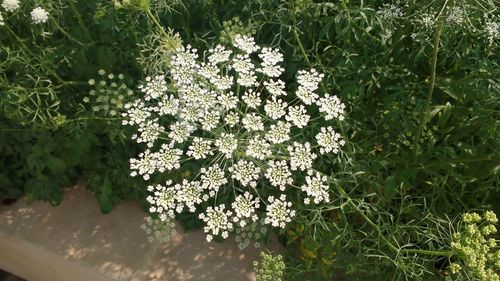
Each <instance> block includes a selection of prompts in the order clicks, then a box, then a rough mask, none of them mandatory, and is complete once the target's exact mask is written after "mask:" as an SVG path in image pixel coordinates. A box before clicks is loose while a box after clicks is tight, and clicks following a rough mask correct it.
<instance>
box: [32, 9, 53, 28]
mask: <svg viewBox="0 0 500 281" xmlns="http://www.w3.org/2000/svg"><path fill="white" fill-rule="evenodd" d="M30 14H31V19H32V20H33V23H35V24H40V23H46V22H47V20H48V19H49V13H48V12H47V11H45V9H43V8H41V7H37V8H34V9H33V11H31V13H30Z"/></svg>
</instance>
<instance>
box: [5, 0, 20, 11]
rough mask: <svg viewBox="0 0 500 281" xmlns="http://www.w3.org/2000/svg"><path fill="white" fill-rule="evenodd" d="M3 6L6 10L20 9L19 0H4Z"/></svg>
mask: <svg viewBox="0 0 500 281" xmlns="http://www.w3.org/2000/svg"><path fill="white" fill-rule="evenodd" d="M2 8H4V9H5V11H6V12H14V11H15V10H17V9H19V0H3V2H2Z"/></svg>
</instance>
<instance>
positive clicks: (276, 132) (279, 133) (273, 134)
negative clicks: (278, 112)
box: [266, 121, 292, 144]
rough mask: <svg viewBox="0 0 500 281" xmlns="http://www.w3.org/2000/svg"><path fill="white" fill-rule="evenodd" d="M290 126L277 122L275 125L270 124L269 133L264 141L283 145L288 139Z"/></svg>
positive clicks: (286, 123)
mask: <svg viewBox="0 0 500 281" xmlns="http://www.w3.org/2000/svg"><path fill="white" fill-rule="evenodd" d="M291 128H292V125H290V123H288V122H284V121H278V122H277V123H276V124H272V125H271V126H270V127H269V131H268V132H267V134H266V139H267V140H268V141H269V142H271V143H274V144H279V143H283V142H285V141H288V140H289V139H290V129H291Z"/></svg>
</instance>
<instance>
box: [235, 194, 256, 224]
mask: <svg viewBox="0 0 500 281" xmlns="http://www.w3.org/2000/svg"><path fill="white" fill-rule="evenodd" d="M231 207H233V210H234V212H235V216H234V217H233V221H234V222H236V223H238V224H239V225H240V226H241V227H245V226H246V225H247V223H248V221H253V222H256V221H257V219H258V217H257V214H256V212H255V211H256V210H257V209H258V208H259V207H260V203H259V199H258V198H255V197H254V196H253V195H252V194H250V192H248V191H245V193H244V194H243V195H241V194H240V195H238V196H236V198H235V199H234V202H233V203H232V204H231Z"/></svg>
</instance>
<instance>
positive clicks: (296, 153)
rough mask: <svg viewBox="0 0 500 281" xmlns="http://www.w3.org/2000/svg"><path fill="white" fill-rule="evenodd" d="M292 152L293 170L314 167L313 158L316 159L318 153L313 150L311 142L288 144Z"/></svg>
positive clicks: (289, 150)
mask: <svg viewBox="0 0 500 281" xmlns="http://www.w3.org/2000/svg"><path fill="white" fill-rule="evenodd" d="M288 152H289V153H290V165H291V168H292V170H293V171H296V170H301V171H306V170H309V169H311V168H312V164H313V160H314V159H316V157H317V156H316V154H314V153H312V152H311V144H310V143H308V142H306V143H298V142H294V143H293V145H291V146H288Z"/></svg>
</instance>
